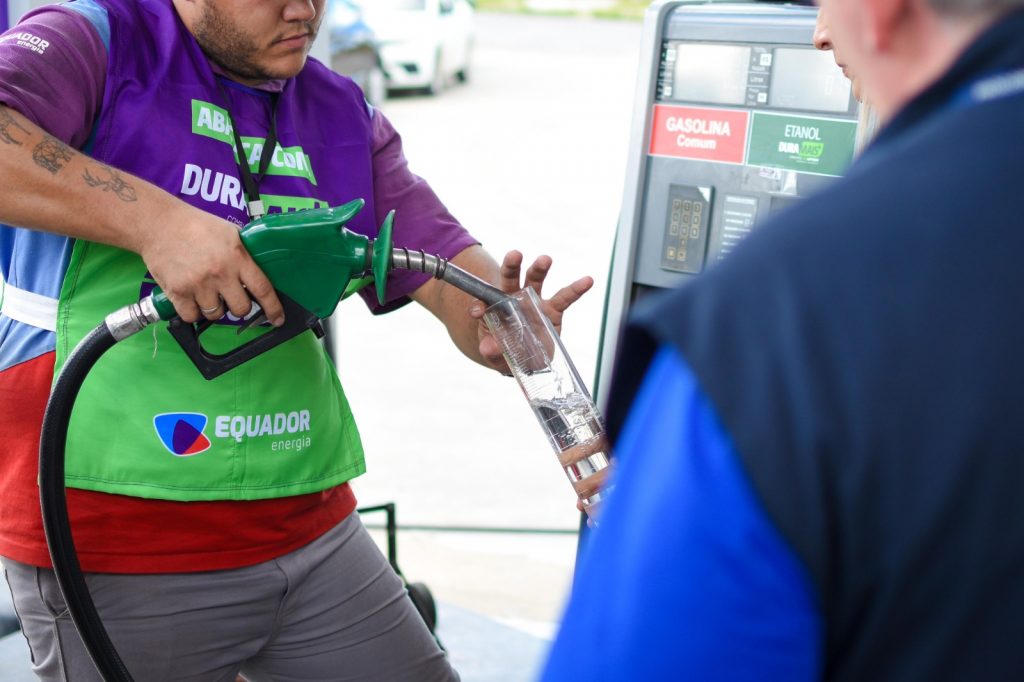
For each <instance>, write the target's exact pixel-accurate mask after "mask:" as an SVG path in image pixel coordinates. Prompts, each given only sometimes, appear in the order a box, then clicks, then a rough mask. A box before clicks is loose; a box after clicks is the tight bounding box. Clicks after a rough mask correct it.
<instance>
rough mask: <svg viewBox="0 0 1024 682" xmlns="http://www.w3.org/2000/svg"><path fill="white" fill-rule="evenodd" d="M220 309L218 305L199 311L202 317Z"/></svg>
mask: <svg viewBox="0 0 1024 682" xmlns="http://www.w3.org/2000/svg"><path fill="white" fill-rule="evenodd" d="M220 308H221V304H220V303H218V304H217V305H215V306H213V307H212V308H199V311H200V312H201V313H202V314H203V315H209V314H211V313H215V312H217V311H218V310H220Z"/></svg>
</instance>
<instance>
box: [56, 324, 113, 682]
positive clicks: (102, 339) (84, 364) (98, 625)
mask: <svg viewBox="0 0 1024 682" xmlns="http://www.w3.org/2000/svg"><path fill="white" fill-rule="evenodd" d="M117 341H118V339H117V338H116V337H115V336H114V334H113V332H111V331H110V329H109V328H108V326H107V324H106V323H104V324H101V325H100V326H98V327H96V329H94V330H93V331H91V332H90V333H89V335H88V336H86V337H85V338H84V339H83V340H82V341H81V343H79V344H78V345H77V346H76V347H75V349H74V350H73V351H72V352H71V355H69V356H68V359H67V361H66V362H65V363H64V367H63V368H62V369H61V371H60V374H59V375H58V376H57V381H56V383H55V384H54V386H53V390H52V392H51V394H50V402H49V403H48V404H47V405H46V414H45V416H44V417H43V431H42V437H41V438H40V440H39V500H40V505H41V507H42V512H43V529H44V530H45V531H46V543H47V545H48V546H49V548H50V559H51V560H52V561H53V571H54V573H55V574H56V576H57V584H58V585H59V586H60V591H61V593H62V594H63V595H64V602H65V604H66V605H67V607H68V612H69V613H70V614H71V620H72V621H73V622H74V624H75V627H76V628H78V633H79V635H80V636H81V637H82V641H83V642H84V643H85V648H86V650H88V652H89V656H91V657H92V660H93V663H95V664H96V668H97V669H98V670H99V672H100V675H102V676H103V679H104V680H106V681H107V682H131V681H132V676H131V675H130V674H129V673H128V669H127V668H126V667H125V665H124V662H123V661H122V660H121V657H120V656H119V655H118V653H117V650H116V649H115V648H114V645H113V643H112V642H111V641H110V637H109V636H108V635H107V631H106V628H104V627H103V621H102V620H100V616H99V613H97V612H96V605H95V604H93V601H92V597H91V596H90V595H89V588H88V587H87V586H86V584H85V576H83V575H82V567H81V565H80V564H79V562H78V554H77V552H75V543H74V540H73V539H72V537H71V521H70V519H69V518H68V502H67V497H66V495H65V489H64V450H65V447H66V445H67V439H68V424H69V423H70V422H71V410H72V409H73V408H74V406H75V399H76V398H77V397H78V391H79V389H80V388H81V387H82V383H83V382H84V381H85V377H86V375H88V374H89V371H90V370H91V369H92V368H93V365H95V364H96V362H97V361H98V360H99V359H100V357H101V356H102V355H103V354H104V353H106V352H107V351H108V350H110V348H111V347H112V346H113V345H114V344H115V343H117Z"/></svg>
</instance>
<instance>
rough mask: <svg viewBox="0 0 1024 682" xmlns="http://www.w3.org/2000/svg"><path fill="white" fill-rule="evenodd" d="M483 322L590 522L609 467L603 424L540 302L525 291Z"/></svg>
mask: <svg viewBox="0 0 1024 682" xmlns="http://www.w3.org/2000/svg"><path fill="white" fill-rule="evenodd" d="M484 321H485V322H486V323H487V327H488V328H489V329H490V330H491V333H492V334H493V335H494V338H495V339H496V340H497V341H498V343H499V344H500V345H501V349H502V353H503V355H504V356H505V360H506V362H508V366H509V367H510V368H511V369H512V374H513V375H514V376H515V378H516V380H517V381H518V382H519V386H520V388H522V390H523V393H524V394H525V395H526V399H527V400H528V401H529V403H530V407H531V408H532V409H533V413H534V415H536V417H537V421H538V422H540V425H541V428H543V429H544V433H545V434H546V435H547V437H548V442H550V443H551V447H552V449H553V450H554V451H555V454H556V455H558V460H559V462H560V463H561V465H562V467H563V468H564V469H565V473H566V475H567V476H568V477H569V481H570V482H571V483H572V485H573V488H574V489H575V490H576V494H577V496H579V498H580V499H581V500H582V501H583V506H584V509H585V510H586V511H587V514H588V515H589V516H591V518H593V516H594V514H593V512H594V511H595V509H596V507H597V505H599V504H600V503H601V502H602V501H603V498H604V495H605V494H606V491H605V490H603V489H599V488H598V485H597V479H598V478H600V477H596V478H591V477H592V476H593V475H594V474H595V473H597V472H598V471H601V470H602V469H604V468H606V467H607V466H608V443H607V440H606V438H605V429H604V423H603V422H602V419H601V415H600V413H599V412H598V410H597V408H596V407H595V405H594V401H593V400H592V399H591V397H590V393H589V392H588V391H587V388H586V386H585V385H584V383H583V381H582V380H581V379H580V375H579V373H578V372H577V371H576V367H575V366H574V365H573V364H572V360H571V359H570V358H569V354H568V353H566V351H565V347H564V346H563V345H562V342H561V339H559V337H558V333H557V332H556V331H555V328H554V326H553V325H552V324H551V321H550V320H549V319H548V318H547V316H546V315H544V314H543V313H542V312H541V308H540V301H539V299H538V298H537V294H536V293H535V292H534V291H533V289H531V288H529V287H527V288H526V289H523V290H522V291H519V292H517V293H515V294H511V295H509V296H508V298H506V299H504V300H502V301H500V302H498V303H496V304H494V305H492V306H490V307H489V308H488V309H487V310H486V312H485V313H484Z"/></svg>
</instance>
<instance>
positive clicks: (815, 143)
mask: <svg viewBox="0 0 1024 682" xmlns="http://www.w3.org/2000/svg"><path fill="white" fill-rule="evenodd" d="M856 136H857V124H856V122H854V121H841V120H836V119H830V118H809V117H804V116H785V115H781V114H768V113H764V112H760V111H758V112H754V120H753V123H751V126H750V149H749V150H748V152H747V163H748V164H750V165H751V166H765V167H768V168H784V169H786V170H793V171H799V172H802V173H816V174H818V175H841V174H842V173H843V172H844V171H845V170H846V168H847V166H849V165H850V162H851V161H853V149H854V143H855V140H856Z"/></svg>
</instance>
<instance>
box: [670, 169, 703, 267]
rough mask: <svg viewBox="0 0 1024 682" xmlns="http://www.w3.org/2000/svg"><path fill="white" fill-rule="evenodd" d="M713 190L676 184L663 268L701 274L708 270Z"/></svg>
mask: <svg viewBox="0 0 1024 682" xmlns="http://www.w3.org/2000/svg"><path fill="white" fill-rule="evenodd" d="M710 209H711V188H710V187H689V186H686V185H672V186H671V187H670V188H669V200H668V228H667V229H666V231H665V242H664V245H663V246H662V251H661V267H662V268H664V269H665V270H672V271H673V272H686V273H691V274H697V273H699V272H700V271H701V270H703V269H704V257H705V254H706V252H707V244H708V218H709V217H710V213H711V210H710Z"/></svg>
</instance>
